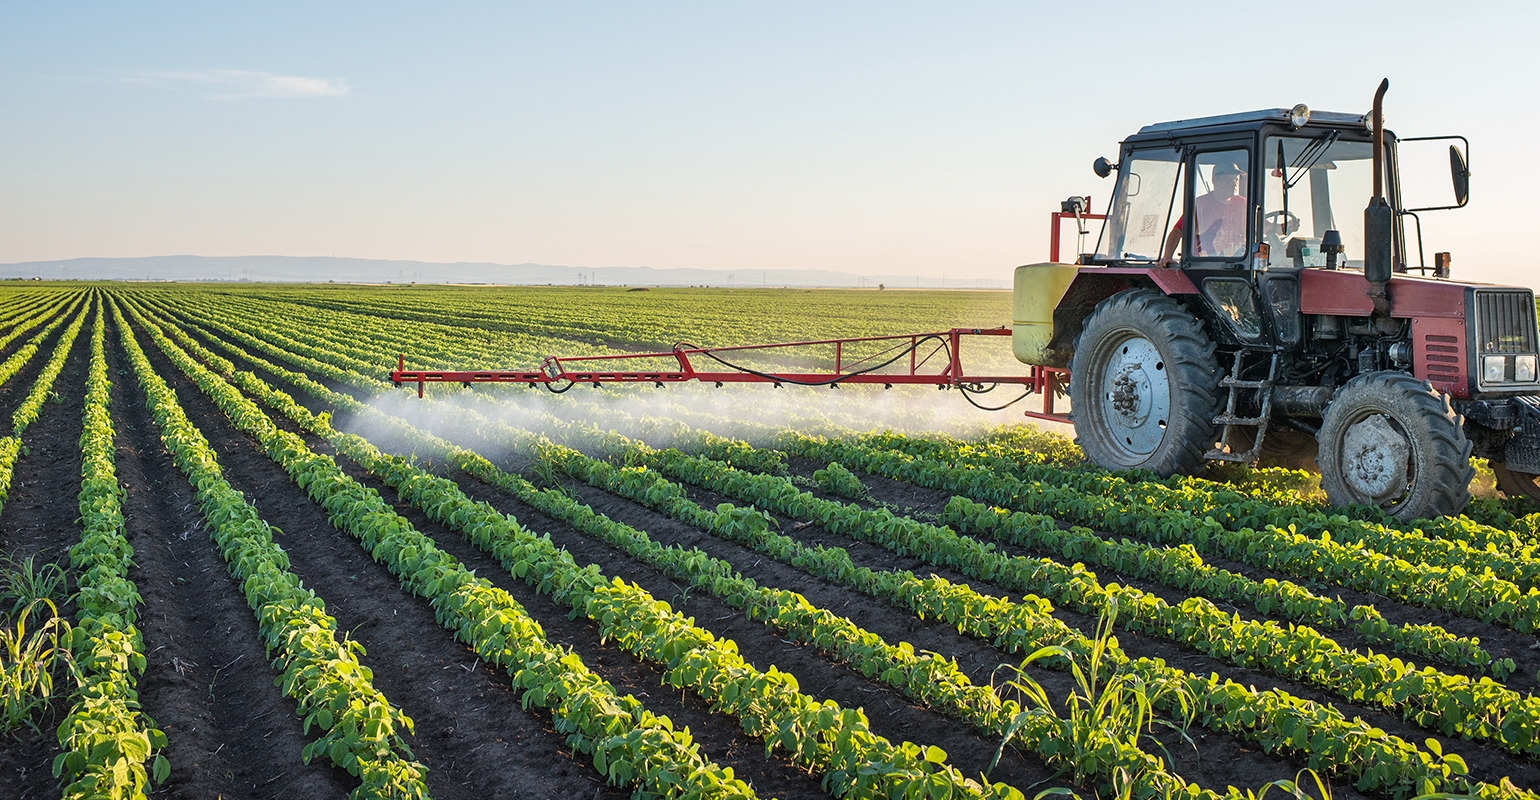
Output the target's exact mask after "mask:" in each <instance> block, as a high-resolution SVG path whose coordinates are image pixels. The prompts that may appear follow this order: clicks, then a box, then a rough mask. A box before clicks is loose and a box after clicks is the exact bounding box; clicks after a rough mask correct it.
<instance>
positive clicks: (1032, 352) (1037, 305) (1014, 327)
mask: <svg viewBox="0 0 1540 800" xmlns="http://www.w3.org/2000/svg"><path fill="white" fill-rule="evenodd" d="M1079 270H1080V268H1079V267H1077V266H1075V265H1074V264H1028V265H1026V266H1024V267H1017V268H1016V288H1015V291H1014V293H1013V296H1012V302H1011V308H1012V310H1011V352H1013V353H1015V355H1016V360H1017V361H1021V362H1023V363H1026V364H1035V365H1038V366H1051V365H1050V363H1049V358H1048V354H1047V352H1046V351H1047V349H1048V342H1049V340H1050V339H1052V338H1053V309H1054V307H1056V306H1057V305H1058V304H1059V298H1061V297H1063V296H1064V290H1066V289H1068V288H1069V284H1070V281H1073V280H1074V279H1075V275H1076V274H1077V273H1078V272H1079Z"/></svg>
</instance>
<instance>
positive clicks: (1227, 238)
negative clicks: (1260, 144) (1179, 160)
mask: <svg viewBox="0 0 1540 800" xmlns="http://www.w3.org/2000/svg"><path fill="white" fill-rule="evenodd" d="M1192 174H1193V181H1194V183H1193V200H1192V226H1191V230H1187V227H1188V226H1187V224H1186V223H1187V218H1186V217H1183V218H1182V219H1181V220H1178V221H1177V228H1180V229H1182V231H1181V233H1179V234H1178V233H1176V231H1175V230H1173V235H1177V236H1181V237H1182V241H1183V246H1184V247H1187V248H1188V250H1187V252H1188V253H1190V254H1191V255H1192V257H1193V258H1225V259H1236V258H1241V257H1243V256H1245V255H1246V252H1247V249H1246V242H1247V236H1246V222H1247V218H1248V217H1249V216H1250V214H1249V213H1248V211H1249V209H1250V201H1249V199H1248V196H1249V195H1250V187H1251V182H1250V180H1249V179H1248V176H1249V175H1250V174H1251V157H1250V154H1249V153H1248V152H1246V151H1245V150H1219V151H1215V152H1207V153H1199V154H1198V155H1196V156H1194V157H1193V172H1192Z"/></svg>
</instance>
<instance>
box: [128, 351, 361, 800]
mask: <svg viewBox="0 0 1540 800" xmlns="http://www.w3.org/2000/svg"><path fill="white" fill-rule="evenodd" d="M112 328H115V326H112V325H111V324H110V323H109V331H108V334H107V338H106V344H107V359H108V374H109V377H110V379H111V380H112V384H113V386H112V413H113V423H114V426H115V428H116V433H117V444H118V453H117V471H118V479H119V481H120V482H121V483H122V484H123V486H124V488H125V491H126V494H125V497H124V500H123V514H124V517H125V518H126V532H127V535H128V540H129V542H130V543H131V544H132V545H133V547H134V553H135V566H134V567H133V568H132V569H130V571H129V578H130V579H131V580H133V581H134V582H135V583H136V584H137V586H138V589H139V593H140V595H141V596H142V597H143V598H144V603H143V605H142V606H141V607H140V611H139V621H138V625H139V629H140V632H141V634H142V635H143V638H144V651H145V654H146V658H147V660H148V663H149V667H148V669H147V670H146V672H145V674H144V675H143V676H142V677H141V678H140V680H139V699H140V702H141V703H142V704H143V707H144V710H145V713H146V714H148V715H149V716H150V717H151V718H153V719H154V720H155V721H156V722H157V723H159V725H160V727H161V729H162V730H164V731H165V732H166V737H167V740H168V744H167V747H166V750H165V751H164V754H165V756H166V757H167V759H169V760H170V762H171V777H170V779H169V780H168V781H167V782H166V784H165V785H164V786H163V787H162V789H161V791H162V792H164V793H166V794H167V795H168V796H171V797H187V798H199V799H200V800H201V799H202V798H209V797H219V796H223V797H230V798H234V797H252V798H256V797H275V798H277V797H317V798H323V797H338V798H340V797H346V796H347V794H348V792H350V791H351V790H352V788H353V787H354V786H356V785H357V783H358V782H357V780H356V779H354V778H353V777H352V776H350V775H348V774H347V773H346V772H344V771H343V770H341V769H336V768H333V767H331V766H329V765H328V763H327V762H326V761H325V759H316V760H314V761H312V762H311V763H310V764H309V765H306V764H304V763H303V761H302V760H301V750H302V749H303V748H304V746H305V745H306V744H308V743H309V742H310V740H311V737H310V736H307V735H305V733H304V731H303V729H302V725H301V721H300V719H299V717H298V716H296V714H295V703H294V701H292V700H290V699H288V698H286V697H284V696H283V694H282V693H281V692H280V690H279V689H278V687H277V686H275V685H274V678H275V677H277V673H276V672H274V671H273V669H272V668H271V667H270V666H269V665H268V663H267V655H266V653H265V652H264V649H263V645H262V637H261V633H260V632H259V630H258V628H257V620H256V617H255V616H254V615H253V613H252V611H251V609H250V608H249V607H248V606H247V605H246V601H245V596H244V595H243V594H242V592H241V589H240V586H239V584H238V583H237V582H236V581H235V580H234V579H233V578H231V577H230V575H229V572H228V571H227V568H226V565H225V562H224V560H223V559H222V558H221V557H220V555H219V552H218V549H217V547H216V546H215V544H214V542H213V541H212V540H211V539H210V538H209V535H208V532H207V531H206V530H205V529H204V527H203V525H202V518H201V514H200V513H199V511H198V508H197V506H196V504H195V503H194V499H193V492H192V487H191V486H189V485H188V483H187V479H186V478H185V477H184V476H183V475H182V473H181V472H180V471H179V470H178V469H177V467H176V465H175V463H173V462H172V460H171V457H170V455H169V454H168V453H167V452H166V450H165V447H164V445H162V444H161V442H160V438H159V433H158V429H157V428H156V426H155V422H154V420H153V419H152V418H151V416H150V414H149V411H148V409H147V407H146V404H145V401H144V394H143V392H142V391H141V390H140V389H139V386H138V382H137V380H136V379H135V376H134V373H133V370H132V368H131V367H130V366H129V364H128V360H127V358H126V357H125V356H124V355H123V353H122V347H121V344H120V343H119V341H118V336H117V331H116V330H113V329H112ZM181 394H182V396H183V398H184V399H185V397H186V393H185V392H182V393H181Z"/></svg>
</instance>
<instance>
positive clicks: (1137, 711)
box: [989, 601, 1193, 789]
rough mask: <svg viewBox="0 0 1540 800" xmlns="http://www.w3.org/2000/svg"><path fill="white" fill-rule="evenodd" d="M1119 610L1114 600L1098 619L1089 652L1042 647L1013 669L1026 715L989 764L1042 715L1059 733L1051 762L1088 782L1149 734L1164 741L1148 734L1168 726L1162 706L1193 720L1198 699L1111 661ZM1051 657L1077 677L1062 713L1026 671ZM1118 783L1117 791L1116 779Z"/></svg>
mask: <svg viewBox="0 0 1540 800" xmlns="http://www.w3.org/2000/svg"><path fill="white" fill-rule="evenodd" d="M1117 613H1118V610H1117V603H1116V601H1114V602H1112V603H1111V604H1109V607H1108V608H1107V610H1106V611H1105V612H1104V613H1103V614H1102V615H1101V617H1100V618H1099V619H1098V621H1097V625H1096V635H1095V636H1094V637H1093V638H1092V639H1091V640H1090V647H1089V649H1088V650H1087V651H1086V652H1085V653H1084V654H1082V655H1078V656H1077V655H1076V654H1075V653H1073V652H1072V651H1071V650H1070V649H1069V648H1067V647H1064V646H1061V645H1056V646H1052V647H1044V648H1041V649H1039V650H1037V651H1036V652H1034V653H1032V654H1031V655H1029V656H1027V657H1026V659H1024V660H1023V661H1022V662H1021V664H1020V665H1017V666H1014V667H1009V668H1010V670H1011V671H1012V672H1014V673H1015V676H1016V677H1014V678H1013V679H1011V680H1010V681H1008V682H1007V683H1006V686H1007V687H1008V688H1010V689H1013V690H1015V691H1016V693H1017V694H1019V695H1020V696H1021V698H1022V710H1021V711H1019V712H1017V713H1016V715H1015V716H1014V717H1013V718H1012V719H1011V721H1010V722H1009V723H1008V724H1007V725H1006V728H1005V733H1004V736H1003V737H1002V738H1001V741H1000V746H999V748H997V749H996V750H995V756H994V759H992V760H991V761H990V765H989V766H990V769H991V770H993V769H994V767H995V765H996V764H998V763H999V760H1000V756H1001V754H1002V753H1004V752H1005V747H1006V745H1007V744H1009V743H1010V741H1011V739H1013V738H1015V736H1016V735H1017V734H1018V733H1020V732H1021V731H1022V730H1023V729H1025V728H1027V727H1028V726H1029V725H1031V724H1032V723H1034V722H1035V721H1038V720H1041V719H1044V718H1047V719H1049V720H1051V721H1052V722H1053V724H1054V726H1055V727H1056V728H1057V729H1058V735H1057V736H1055V737H1054V741H1052V742H1049V743H1047V744H1045V746H1044V747H1043V748H1042V752H1043V753H1044V754H1045V755H1047V756H1048V758H1049V760H1050V762H1058V763H1061V764H1067V765H1070V766H1071V769H1072V770H1073V772H1074V776H1075V778H1076V779H1077V780H1083V779H1085V778H1087V777H1091V776H1094V775H1096V774H1098V773H1099V772H1100V771H1101V769H1102V768H1103V767H1105V766H1108V765H1112V764H1118V763H1122V762H1123V760H1124V758H1123V756H1124V754H1125V752H1127V751H1134V750H1137V749H1138V748H1139V743H1140V740H1141V739H1144V738H1146V737H1148V738H1149V739H1150V740H1151V741H1155V742H1156V744H1159V742H1158V741H1156V740H1155V739H1154V737H1153V736H1149V734H1150V733H1151V731H1152V730H1153V728H1154V726H1155V725H1156V724H1169V723H1167V722H1165V721H1163V720H1159V719H1157V718H1156V717H1155V713H1154V710H1155V707H1156V706H1157V705H1163V706H1166V707H1168V708H1171V709H1174V710H1175V711H1177V713H1178V717H1179V719H1183V720H1186V718H1187V717H1189V716H1190V715H1191V711H1192V708H1193V698H1192V697H1191V696H1184V695H1183V692H1185V691H1186V690H1185V689H1177V688H1156V687H1153V686H1151V685H1150V684H1149V683H1148V682H1146V681H1145V680H1144V679H1143V678H1141V677H1140V676H1138V675H1136V674H1134V673H1132V672H1125V671H1119V670H1118V669H1117V665H1116V664H1115V663H1113V662H1112V661H1111V660H1110V659H1109V658H1108V656H1109V655H1111V654H1112V653H1114V652H1116V651H1117V646H1118V645H1117V639H1116V638H1115V637H1114V636H1113V633H1112V629H1113V625H1114V623H1115V622H1116V621H1117ZM1052 656H1058V657H1061V658H1064V659H1067V660H1068V661H1069V665H1070V674H1071V676H1072V677H1073V678H1074V684H1075V688H1074V689H1073V690H1072V691H1071V692H1070V694H1069V696H1068V697H1066V698H1065V699H1064V702H1063V704H1062V705H1063V708H1064V711H1063V713H1062V714H1060V713H1059V711H1058V710H1057V708H1056V707H1055V705H1054V703H1053V702H1052V700H1051V699H1050V698H1049V696H1048V692H1047V690H1046V689H1044V688H1043V686H1042V684H1040V683H1038V682H1037V680H1036V679H1034V678H1033V677H1032V676H1031V675H1029V674H1027V672H1026V667H1027V666H1028V665H1030V664H1032V663H1033V662H1035V661H1037V660H1039V659H1043V658H1048V657H1052ZM1172 727H1176V728H1177V729H1178V730H1180V729H1181V728H1180V727H1179V726H1172ZM1184 735H1185V734H1184ZM1114 774H1116V772H1114ZM1113 783H1114V789H1115V788H1116V781H1114V782H1113Z"/></svg>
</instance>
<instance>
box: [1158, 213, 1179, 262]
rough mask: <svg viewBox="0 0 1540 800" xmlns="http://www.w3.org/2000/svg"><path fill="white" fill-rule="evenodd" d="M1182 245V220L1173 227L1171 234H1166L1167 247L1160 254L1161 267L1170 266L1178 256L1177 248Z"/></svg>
mask: <svg viewBox="0 0 1540 800" xmlns="http://www.w3.org/2000/svg"><path fill="white" fill-rule="evenodd" d="M1181 243H1182V220H1180V219H1179V220H1177V221H1176V224H1175V225H1172V226H1171V232H1170V233H1168V234H1166V246H1165V249H1163V250H1162V251H1161V253H1160V266H1162V267H1166V266H1170V265H1171V262H1172V261H1173V260H1174V258H1175V256H1176V247H1177V245H1179V244H1181Z"/></svg>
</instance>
